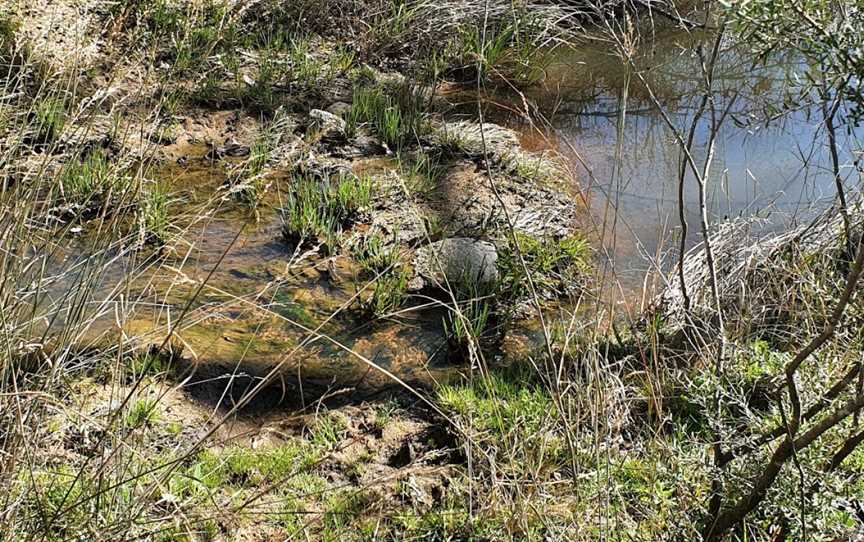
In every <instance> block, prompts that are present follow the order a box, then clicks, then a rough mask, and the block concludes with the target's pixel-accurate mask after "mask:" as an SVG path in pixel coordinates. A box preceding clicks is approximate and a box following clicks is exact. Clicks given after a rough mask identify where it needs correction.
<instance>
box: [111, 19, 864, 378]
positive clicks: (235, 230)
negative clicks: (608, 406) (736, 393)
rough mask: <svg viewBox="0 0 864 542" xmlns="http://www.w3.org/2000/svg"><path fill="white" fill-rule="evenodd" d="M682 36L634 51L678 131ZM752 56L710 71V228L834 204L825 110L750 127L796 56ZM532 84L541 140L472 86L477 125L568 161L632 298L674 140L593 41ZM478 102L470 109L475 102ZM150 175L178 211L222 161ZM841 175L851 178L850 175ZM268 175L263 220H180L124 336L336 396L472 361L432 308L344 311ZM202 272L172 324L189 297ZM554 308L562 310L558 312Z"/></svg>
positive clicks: (700, 143)
mask: <svg viewBox="0 0 864 542" xmlns="http://www.w3.org/2000/svg"><path fill="white" fill-rule="evenodd" d="M694 39H698V38H697V37H694V36H692V35H685V34H680V33H675V34H669V35H667V36H658V39H657V42H656V43H655V45H654V46H653V47H652V49H651V50H650V51H642V52H641V53H640V55H639V57H638V60H637V61H638V62H639V63H644V64H645V65H649V64H650V66H651V67H652V69H651V71H650V84H651V86H652V88H653V89H654V92H655V95H656V96H657V98H658V100H659V101H660V102H661V103H662V105H663V108H664V109H665V110H666V111H668V112H669V115H670V117H671V119H672V120H673V122H675V123H676V124H679V125H685V124H686V123H687V119H688V118H689V117H690V115H692V113H693V111H694V109H695V107H696V104H697V103H698V100H699V99H700V94H699V91H700V89H699V85H700V78H699V70H698V64H697V59H696V58H694V56H693V55H692V54H691V53H690V52H689V50H688V49H686V47H687V46H692V44H693V40H694ZM751 65H752V60H750V59H748V58H746V57H742V56H741V55H739V54H737V53H735V52H734V51H731V52H729V53H728V54H726V55H725V56H723V57H722V61H721V62H720V64H719V66H718V72H717V81H716V94H715V96H716V100H717V104H718V107H720V108H721V109H722V108H724V107H726V105H728V104H729V100H730V99H732V98H733V97H734V98H735V103H734V104H733V105H732V106H731V108H730V115H729V118H728V119H727V120H726V122H725V123H724V124H723V128H722V129H721V130H720V134H719V138H718V141H717V144H716V156H715V159H714V164H715V165H714V168H713V175H712V178H711V183H710V186H709V192H710V194H709V196H710V198H709V203H710V214H711V218H712V220H715V221H716V220H720V219H724V218H728V217H737V216H756V215H759V216H763V217H765V218H770V221H768V222H766V224H768V227H771V228H779V227H786V226H788V225H789V224H790V223H793V222H795V221H796V220H801V219H803V218H806V217H807V216H810V214H811V213H812V212H813V210H814V209H815V208H819V207H821V206H824V205H825V204H827V203H830V202H831V201H832V199H833V197H834V193H835V190H834V178H833V175H832V174H831V171H830V167H829V166H830V164H829V162H828V154H827V149H826V147H825V144H824V139H825V138H824V133H823V130H822V125H821V124H820V121H819V119H820V118H821V117H819V115H818V113H819V112H814V111H807V110H801V111H797V112H795V113H789V114H785V115H783V116H782V118H781V119H780V120H778V121H775V122H772V123H770V124H767V125H766V124H765V123H764V122H761V120H760V119H762V118H763V113H764V112H766V111H769V110H770V109H769V108H770V106H772V105H776V103H777V101H778V100H779V98H780V94H781V92H782V91H783V88H782V86H783V84H784V77H783V75H784V70H788V69H792V68H794V67H795V63H794V62H793V61H791V60H790V61H789V62H788V63H781V64H779V65H776V66H771V67H768V68H763V67H760V68H753V67H752V66H751ZM625 89H626V91H627V92H626V93H625ZM527 94H528V97H529V98H530V99H531V100H533V101H534V102H535V103H537V104H538V110H539V111H540V112H542V113H543V115H545V117H546V118H547V119H548V120H549V127H547V129H544V130H540V131H539V133H540V136H539V137H537V135H536V134H535V132H534V131H533V130H532V128H531V127H529V126H527V125H526V124H525V123H524V122H523V121H522V117H520V115H517V114H513V113H512V112H513V111H514V110H517V111H518V110H519V109H520V108H521V105H520V103H521V99H517V98H516V97H514V96H501V95H495V96H484V100H483V103H484V104H485V111H486V114H487V116H488V119H487V120H492V121H494V122H499V123H503V124H506V125H508V126H510V127H513V128H517V129H519V130H520V131H521V132H522V134H523V140H524V141H523V142H524V143H525V144H526V145H527V146H528V147H530V148H532V150H536V149H542V148H549V147H550V146H552V147H555V148H557V150H558V151H560V152H561V153H562V154H563V155H564V156H565V157H566V158H567V159H568V160H569V161H570V163H571V166H572V169H573V171H574V172H575V175H574V176H575V179H576V181H577V182H578V185H579V187H580V189H581V191H582V193H583V197H584V198H585V199H586V201H588V202H590V206H591V219H590V220H586V223H590V225H589V226H586V227H590V228H593V229H594V230H595V231H594V232H593V234H592V236H593V237H594V238H595V239H598V240H602V244H603V250H599V249H598V260H604V257H603V256H602V255H603V254H605V255H607V256H608V257H609V260H608V261H609V262H612V263H614V270H615V273H616V274H615V277H616V279H617V280H618V281H619V282H620V283H621V284H622V285H623V286H624V288H623V289H622V290H621V291H623V292H624V293H625V295H624V297H627V296H631V297H638V293H639V292H640V291H641V287H642V284H643V282H642V280H643V277H644V276H645V274H646V272H648V271H650V270H651V269H654V268H663V267H664V266H667V268H668V262H669V257H668V254H666V253H667V252H668V251H669V249H671V248H672V245H673V244H675V243H674V239H675V235H676V231H677V213H678V210H677V176H678V174H677V170H678V167H679V166H678V160H679V147H678V145H677V143H676V141H675V139H674V138H673V137H672V135H671V134H670V132H669V130H668V127H667V126H666V125H665V123H664V121H663V119H662V116H661V114H660V113H659V111H658V109H657V108H656V107H655V106H654V104H653V103H652V101H651V100H650V99H649V97H648V96H647V94H646V93H645V91H644V86H643V85H642V84H641V83H640V82H639V81H638V80H636V78H635V76H633V75H632V73H630V72H629V70H628V68H627V67H626V65H625V64H624V63H622V62H621V61H620V59H618V58H617V57H616V56H614V55H613V54H611V53H610V52H609V50H608V47H604V46H602V45H586V46H583V47H581V48H578V49H576V50H574V51H570V52H568V53H567V54H566V55H561V56H560V57H559V58H558V59H557V60H556V61H555V62H554V63H553V64H552V65H551V66H550V67H549V70H548V75H547V77H546V78H545V80H544V81H543V83H542V84H541V85H538V87H536V88H534V89H531V90H530V91H529V92H528V93H527ZM470 96H471V95H470V94H469V95H467V97H466V94H465V93H464V92H454V93H452V94H450V95H446V94H445V97H444V98H445V100H449V101H450V103H451V104H452V105H453V107H452V114H453V115H454V116H458V115H459V114H460V110H461V111H467V112H469V114H470V111H471V107H472V106H470V101H471V99H472V98H471V97H470ZM473 99H474V100H475V105H474V106H473V108H474V111H475V112H476V95H474V98H473ZM508 100H510V101H508ZM707 130H708V129H707V126H706V125H705V123H703V124H702V125H700V128H699V130H698V131H697V136H696V148H695V149H694V154H695V159H696V160H697V161H699V160H700V159H701V157H702V156H704V154H705V152H706V140H707V137H708V132H707ZM840 144H841V150H842V153H841V154H842V157H841V158H842V160H843V161H848V159H849V157H850V156H851V151H850V149H849V146H850V145H851V139H850V138H849V137H848V136H845V135H844V136H842V137H841V140H840ZM853 150H854V149H853ZM387 162H388V161H387V159H383V160H382V159H381V158H376V159H371V160H359V161H357V162H356V163H355V168H356V169H357V170H358V171H359V170H360V169H362V170H364V172H368V170H370V169H372V170H374V169H375V168H382V167H383V168H386V167H387ZM157 174H158V175H159V176H160V177H161V179H162V180H163V181H164V182H168V183H170V184H171V185H172V186H173V187H175V188H177V189H178V190H179V193H178V197H179V198H180V199H181V200H182V204H181V207H183V208H187V209H194V208H196V207H197V206H199V204H200V205H203V204H205V203H206V200H207V198H214V197H217V196H214V194H217V193H218V191H217V189H218V187H219V186H220V185H221V184H222V183H223V182H224V181H225V175H226V173H225V168H224V167H221V168H220V167H216V166H214V165H212V164H208V162H207V161H206V160H191V161H190V162H189V163H188V164H187V165H185V166H179V165H171V166H169V167H167V168H163V169H160V170H159V171H158V172H157ZM844 175H845V170H844ZM283 180H284V179H283ZM856 182H857V181H856ZM847 183H848V184H850V185H852V184H854V183H853V181H852V180H851V179H847ZM278 185H279V182H278V181H277V182H276V183H274V186H275V187H276V190H275V191H274V192H275V193H274V194H273V195H272V197H273V199H274V201H272V202H270V203H271V205H270V206H268V207H267V212H264V213H262V214H261V215H260V217H259V220H257V221H255V220H251V218H250V215H249V214H248V213H247V212H244V211H238V210H237V209H236V204H235V205H234V206H233V207H232V206H231V205H230V204H226V205H225V206H221V205H216V206H215V208H216V209H217V210H216V211H213V212H212V213H211V214H209V215H208V216H205V217H201V218H198V219H196V220H195V221H194V223H193V224H192V225H191V226H189V228H188V230H187V231H186V233H185V234H184V236H183V237H184V240H185V243H186V244H185V245H182V246H180V247H179V248H178V249H177V251H176V253H175V254H173V255H172V256H171V257H170V258H169V259H168V261H167V263H165V264H163V265H161V266H158V267H156V270H155V271H154V270H153V269H152V268H150V269H148V271H146V272H145V273H143V274H142V275H141V276H139V277H137V278H135V279H133V280H132V281H131V282H130V290H129V291H130V297H128V298H127V299H132V300H136V301H135V304H136V307H137V308H136V310H135V317H134V318H133V319H132V320H131V321H128V322H126V323H125V324H124V328H125V331H126V333H127V334H129V335H132V336H134V335H138V334H140V335H143V337H144V341H145V342H147V341H150V342H153V343H159V342H161V340H162V338H163V337H164V336H165V333H166V331H167V330H168V329H172V328H173V334H174V336H175V342H177V343H180V344H182V345H183V347H184V351H185V354H186V355H187V356H189V357H191V358H192V359H193V360H196V361H197V362H201V363H203V364H207V365H211V366H213V367H216V368H218V371H223V372H224V371H229V372H230V371H237V372H240V373H248V374H251V375H259V376H260V375H261V374H264V373H265V372H267V371H268V370H269V369H270V368H272V367H274V366H277V365H280V364H281V366H282V369H281V371H280V373H282V374H283V375H289V376H290V378H291V379H292V380H293V381H294V382H295V383H296V384H297V385H298V386H299V385H300V382H301V381H306V379H307V378H308V379H310V381H318V382H319V383H321V384H322V385H323V386H328V385H330V386H332V388H333V389H334V390H336V389H353V388H360V387H368V388H369V389H375V388H376V387H380V386H381V385H382V384H385V383H391V381H390V379H389V378H388V377H387V376H385V375H383V374H382V373H381V372H379V371H377V370H374V369H370V365H369V363H367V362H371V363H373V364H375V365H377V366H380V367H382V368H384V369H386V370H387V371H391V372H392V373H394V374H396V375H397V376H399V377H400V378H402V379H404V380H406V381H409V382H430V381H433V380H435V381H438V380H442V379H447V378H449V377H450V376H453V375H455V374H459V373H460V372H464V371H465V370H467V367H462V366H453V365H451V364H448V363H447V360H446V357H447V356H446V343H445V341H444V339H443V329H442V324H441V322H442V317H443V315H444V313H443V311H442V310H441V309H435V308H432V309H424V310H406V311H404V312H403V313H401V314H399V315H398V317H397V318H393V319H390V320H386V321H382V322H369V321H363V320H361V319H358V318H357V317H356V316H352V314H351V311H342V310H341V309H342V308H344V307H345V306H347V305H349V304H350V302H351V299H352V296H354V295H355V294H356V292H357V289H358V287H360V286H362V284H361V283H358V282H357V281H356V280H355V278H354V277H355V275H354V273H353V270H352V266H351V263H350V262H348V261H347V260H346V259H344V258H341V259H340V258H336V259H325V258H320V257H317V258H311V259H305V260H304V259H303V258H298V256H300V255H297V254H294V255H292V254H291V253H290V252H289V250H288V248H287V246H286V245H285V244H284V243H283V242H282V241H281V240H280V239H279V237H280V235H279V233H280V219H279V216H278V211H277V210H276V209H278V206H279V202H278V200H279V197H280V194H279V189H278ZM695 187H696V185H695V181H694V179H693V178H692V177H688V179H687V189H686V196H685V199H686V215H687V218H688V221H689V223H690V225H691V228H690V236H689V238H688V244H689V245H691V246H692V245H693V244H694V243H695V242H696V241H697V238H698V214H697V213H698V204H697V200H696V197H697V196H696V188H695ZM574 197H575V196H574ZM210 203H211V205H210V206H209V207H210V208H211V209H212V208H213V206H212V201H211V202H210ZM598 242H599V241H598ZM664 254H665V256H664ZM607 263H608V262H607ZM129 266H130V265H129V264H128V263H126V264H124V265H120V264H119V263H118V264H117V265H115V266H113V267H109V271H108V272H107V274H108V275H109V277H108V279H109V280H108V281H107V282H109V283H111V280H110V279H116V278H119V277H121V276H123V274H124V273H128V271H129ZM142 267H143V266H142ZM204 281H206V285H205V286H204V287H202V288H201V291H200V294H199V295H198V296H197V298H196V300H195V302H194V303H192V304H191V305H190V307H189V309H190V310H189V311H187V312H186V313H185V314H184V316H183V318H182V319H181V320H179V325H178V318H179V316H180V315H181V314H182V313H184V308H185V307H186V300H187V299H189V298H190V296H192V295H193V294H194V293H196V292H197V290H198V288H199V286H200V284H201V283H202V282H204ZM624 301H625V302H628V304H629V303H630V301H632V300H626V299H625V300H624ZM551 311H553V312H554V311H558V316H559V317H560V316H561V312H560V311H559V309H558V308H556V309H551ZM517 327H518V328H519V329H517V330H515V331H513V332H510V333H509V334H508V338H507V339H505V341H504V347H503V349H502V351H501V352H499V353H498V354H496V355H495V357H496V358H497V360H498V361H500V360H501V359H505V358H512V357H514V356H520V355H524V354H525V353H526V352H528V351H530V349H531V348H533V347H534V346H536V344H535V345H534V346H532V343H533V342H536V340H537V339H538V336H537V335H538V334H537V326H536V324H535V323H532V322H530V321H528V322H525V323H524V324H523V325H521V326H517ZM311 330H315V331H311ZM352 352H353V353H352ZM361 358H362V359H361ZM363 359H365V360H366V361H363ZM218 371H217V372H218ZM283 380H284V378H283Z"/></svg>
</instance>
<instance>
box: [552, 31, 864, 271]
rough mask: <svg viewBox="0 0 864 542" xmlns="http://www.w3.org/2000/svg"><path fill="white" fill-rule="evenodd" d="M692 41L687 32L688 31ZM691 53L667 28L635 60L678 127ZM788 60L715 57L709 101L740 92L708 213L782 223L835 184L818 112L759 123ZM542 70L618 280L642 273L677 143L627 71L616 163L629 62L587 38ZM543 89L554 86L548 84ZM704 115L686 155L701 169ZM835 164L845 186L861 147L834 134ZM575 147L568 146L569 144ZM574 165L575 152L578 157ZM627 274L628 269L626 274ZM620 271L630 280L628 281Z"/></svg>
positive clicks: (664, 211) (693, 67)
mask: <svg viewBox="0 0 864 542" xmlns="http://www.w3.org/2000/svg"><path fill="white" fill-rule="evenodd" d="M687 39H690V40H692V39H693V38H692V37H687ZM696 61H697V59H696V58H695V57H694V56H693V55H691V54H689V53H687V52H686V51H685V50H684V49H683V48H682V47H681V46H680V45H679V44H678V43H677V42H676V40H675V39H673V38H667V39H663V40H660V41H659V45H658V46H657V47H655V48H654V49H653V50H652V51H650V52H645V53H644V54H643V56H642V57H641V58H640V59H639V61H638V63H639V64H640V68H641V67H642V66H641V65H642V64H644V65H645V66H650V67H651V71H650V73H649V75H648V76H647V78H648V79H649V82H650V84H651V86H652V88H653V89H654V92H655V94H656V95H657V96H658V99H659V100H660V101H661V102H662V103H663V104H664V108H665V109H666V110H667V111H669V112H670V117H671V118H672V121H673V122H674V123H675V124H676V125H678V126H680V127H683V128H684V130H685V131H686V128H687V126H689V122H690V118H692V114H693V113H694V112H695V111H696V109H697V107H698V103H699V97H698V96H697V95H695V93H696V92H697V91H698V89H699V84H700V83H699V79H698V77H699V74H700V71H699V67H698V64H697V63H696ZM794 67H795V64H794V63H793V62H787V63H785V65H784V64H779V65H777V66H772V67H771V68H753V67H752V66H751V61H750V60H748V59H747V58H742V57H741V55H740V54H738V53H736V52H734V51H730V52H729V53H727V54H726V56H725V57H724V61H723V62H721V64H720V65H719V66H718V69H717V75H718V77H717V80H716V88H717V89H718V92H717V102H718V109H722V108H724V107H725V106H726V104H728V103H729V102H728V99H729V97H730V96H732V95H735V94H737V96H738V97H737V99H736V101H735V102H734V104H733V105H732V108H731V110H730V111H731V114H730V116H729V117H727V118H726V120H725V122H724V124H723V127H722V129H721V130H720V132H719V137H718V139H717V141H716V144H715V156H714V161H713V166H712V174H711V180H710V186H709V211H710V216H711V219H712V220H722V219H724V218H727V217H736V216H753V215H756V214H758V215H760V216H768V217H769V218H770V219H771V224H772V227H783V226H785V225H788V224H789V223H790V222H792V221H795V220H801V219H806V218H807V217H808V216H812V213H813V211H814V209H817V208H820V207H824V206H825V205H826V204H829V203H830V202H831V201H832V199H833V198H834V195H835V193H836V191H835V187H834V178H833V174H832V173H831V163H830V157H829V154H828V150H827V146H826V137H825V132H824V128H823V126H822V124H821V119H822V117H821V112H820V111H818V110H812V111H809V112H808V111H797V112H793V113H787V114H785V115H783V116H782V117H780V119H779V120H777V121H774V122H772V123H771V124H769V125H768V126H767V127H766V126H765V123H764V122H757V119H761V118H764V116H763V115H762V112H763V111H766V107H767V106H770V105H776V104H778V103H781V102H780V100H779V97H780V96H781V95H782V93H783V91H784V90H785V89H784V88H783V86H784V85H785V84H787V83H786V81H787V80H788V79H787V78H786V76H785V73H786V72H787V71H788V70H790V69H792V68H794ZM551 74H552V75H553V76H554V77H555V79H556V80H557V81H559V82H560V85H558V86H557V87H556V88H555V89H554V92H556V93H558V94H559V96H564V99H563V101H562V102H561V105H560V106H559V107H558V109H557V112H556V113H555V115H553V116H552V117H551V120H552V123H553V126H554V127H555V128H556V131H557V135H558V137H559V141H560V142H561V146H562V150H564V152H565V153H567V152H568V148H570V149H571V152H570V154H571V155H573V156H574V157H575V153H578V155H579V157H580V158H581V159H582V160H584V161H585V162H586V163H587V165H588V167H589V168H590V172H591V174H593V178H592V175H591V174H589V172H588V171H587V169H586V168H583V167H580V168H579V169H580V179H581V182H582V185H583V187H584V188H586V189H587V190H588V191H589V192H590V193H591V195H592V201H593V204H594V206H595V210H597V211H598V213H597V214H600V213H602V210H603V208H604V206H605V205H606V204H607V203H610V202H611V204H612V205H614V206H615V207H617V209H618V211H619V212H618V225H617V227H616V230H617V231H616V236H615V241H616V256H617V257H616V260H617V262H616V263H617V267H618V271H619V273H620V274H623V276H622V278H623V279H624V280H625V282H629V281H630V280H634V279H638V278H639V277H641V275H642V273H643V272H644V270H645V269H647V267H648V265H647V263H646V262H645V261H644V259H643V257H642V255H641V254H640V251H639V250H638V249H637V246H638V245H641V246H642V247H643V249H642V250H644V251H645V252H647V253H649V254H654V252H655V250H656V249H657V247H658V244H659V245H662V246H663V247H671V245H672V244H675V243H674V242H670V241H671V240H672V237H671V236H670V233H669V232H667V234H665V235H664V234H663V233H662V230H663V225H664V224H665V225H667V226H668V227H669V228H677V224H678V207H677V205H678V204H677V178H678V167H679V166H678V159H679V155H680V151H679V145H678V143H677V141H676V139H675V138H674V136H673V135H672V133H671V132H670V130H669V129H668V127H667V126H666V124H665V123H664V121H663V118H662V116H661V115H660V114H659V112H657V111H656V110H655V109H654V108H653V107H651V103H652V102H651V101H650V100H649V99H648V97H647V94H646V93H645V91H644V90H643V88H644V87H642V85H641V84H639V82H638V80H636V79H635V77H634V79H633V80H631V84H630V87H629V98H628V102H627V114H626V120H625V123H624V128H623V130H622V131H621V135H622V141H621V149H620V155H621V161H620V164H618V169H617V171H616V142H617V138H618V128H617V122H618V115H617V113H618V111H619V109H620V105H619V100H620V95H621V89H622V88H623V87H624V86H625V81H626V79H625V77H626V65H625V64H624V63H623V62H622V61H621V60H619V59H618V58H616V57H614V56H611V55H610V54H609V52H608V51H604V50H602V49H598V48H586V49H584V50H580V51H577V52H576V53H575V54H574V55H572V57H571V56H568V57H567V58H566V60H565V61H564V63H563V64H561V65H557V66H554V67H553V68H552V70H551ZM550 90H551V89H550ZM709 127H710V117H709V116H708V115H706V117H705V120H704V121H703V122H702V123H701V124H700V125H699V128H698V130H697V132H696V138H695V147H694V151H693V152H694V158H695V160H696V162H697V164H698V165H699V166H700V167H701V163H702V160H703V159H704V156H705V153H706V152H707V142H708V138H709ZM839 143H840V145H841V154H842V156H841V163H846V164H847V167H846V168H844V176H845V177H846V184H847V186H849V187H851V186H853V185H856V184H857V182H858V181H857V177H854V178H853V176H852V175H851V173H852V168H851V167H848V164H849V162H850V160H851V157H852V153H853V152H854V150H855V149H857V148H858V146H857V143H856V139H855V138H854V137H850V136H849V135H847V134H842V135H841V137H840V141H839ZM573 151H575V152H573ZM577 163H578V160H577ZM685 192H686V195H685V201H686V205H687V217H688V222H689V224H690V235H689V236H688V237H689V239H688V240H689V242H690V243H691V244H692V243H694V242H696V241H697V240H698V237H699V222H698V220H699V219H698V211H699V207H698V199H697V197H698V196H697V188H696V182H695V179H694V178H693V176H692V175H688V177H687V184H686V189H685ZM628 276H629V277H628ZM628 278H629V280H628Z"/></svg>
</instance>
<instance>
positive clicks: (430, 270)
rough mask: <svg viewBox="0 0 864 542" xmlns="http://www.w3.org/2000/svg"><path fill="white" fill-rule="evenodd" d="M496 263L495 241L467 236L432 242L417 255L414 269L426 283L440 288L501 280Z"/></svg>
mask: <svg viewBox="0 0 864 542" xmlns="http://www.w3.org/2000/svg"><path fill="white" fill-rule="evenodd" d="M497 264H498V251H497V250H496V249H495V245H493V244H492V243H488V242H486V241H479V240H477V239H470V238H466V237H456V238H451V239H444V240H442V241H436V242H434V243H430V244H428V245H426V246H423V247H420V248H419V249H417V253H416V254H415V255H414V271H415V273H416V274H417V276H418V277H420V278H422V279H423V281H424V284H423V285H424V286H435V287H438V288H446V287H447V285H448V284H449V285H450V286H451V287H454V288H455V287H457V286H458V285H469V286H470V285H481V284H490V283H494V282H495V281H497V280H498V267H497ZM416 286H419V284H417V285H416Z"/></svg>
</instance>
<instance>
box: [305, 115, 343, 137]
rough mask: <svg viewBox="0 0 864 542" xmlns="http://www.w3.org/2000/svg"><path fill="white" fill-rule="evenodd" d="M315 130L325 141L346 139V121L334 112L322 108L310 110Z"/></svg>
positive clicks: (310, 117)
mask: <svg viewBox="0 0 864 542" xmlns="http://www.w3.org/2000/svg"><path fill="white" fill-rule="evenodd" d="M309 119H310V120H311V121H312V123H311V126H312V128H313V130H314V131H315V132H316V133H317V134H318V135H319V136H320V138H321V140H325V141H340V140H343V139H345V121H344V120H342V119H341V118H339V117H337V116H336V115H334V114H333V113H330V112H327V111H323V110H321V109H313V110H311V111H309Z"/></svg>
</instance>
